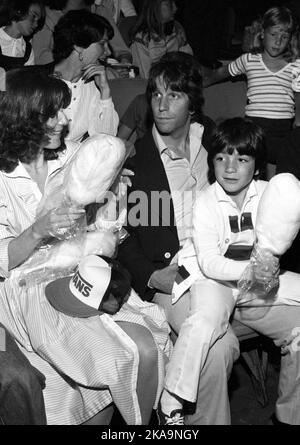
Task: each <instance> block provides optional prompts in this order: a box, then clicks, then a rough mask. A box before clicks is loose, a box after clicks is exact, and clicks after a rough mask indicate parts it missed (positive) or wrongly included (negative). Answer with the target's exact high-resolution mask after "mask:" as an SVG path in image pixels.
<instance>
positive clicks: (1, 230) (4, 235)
mask: <svg viewBox="0 0 300 445" xmlns="http://www.w3.org/2000/svg"><path fill="white" fill-rule="evenodd" d="M14 238H15V236H14V235H13V234H12V232H11V230H10V225H9V222H8V219H7V206H6V204H5V203H4V202H3V199H2V197H1V196H0V277H3V278H8V277H9V271H8V263H9V258H8V245H9V243H10V241H11V240H12V239H14Z"/></svg>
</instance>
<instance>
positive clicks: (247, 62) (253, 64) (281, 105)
mask: <svg viewBox="0 0 300 445" xmlns="http://www.w3.org/2000/svg"><path fill="white" fill-rule="evenodd" d="M299 68H300V59H297V60H296V61H295V62H291V63H288V64H287V65H286V66H285V67H284V68H282V69H281V70H279V71H276V72H275V73H273V72H272V71H270V70H269V69H268V68H267V66H266V65H265V63H264V61H263V58H262V54H251V53H246V54H243V55H242V56H241V57H239V58H238V59H236V60H235V61H233V62H231V63H230V64H229V65H228V70H229V73H230V75H231V76H238V75H241V74H246V76H247V105H246V115H247V116H252V117H262V118H268V119H292V118H293V117H294V116H295V101H294V91H293V89H292V81H293V79H294V72H295V69H299Z"/></svg>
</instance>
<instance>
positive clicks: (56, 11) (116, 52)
mask: <svg viewBox="0 0 300 445" xmlns="http://www.w3.org/2000/svg"><path fill="white" fill-rule="evenodd" d="M82 9H87V10H89V11H90V12H92V13H95V14H97V15H100V16H102V17H104V18H106V19H107V20H108V22H109V23H110V25H111V27H112V28H113V31H114V32H113V36H112V38H111V42H110V45H111V48H112V52H113V56H114V57H115V58H116V59H118V61H119V62H121V63H125V62H127V63H128V62H131V61H132V57H131V53H130V50H129V48H128V47H127V46H126V43H125V42H124V39H123V37H122V36H121V33H120V31H119V29H118V27H117V25H116V23H115V22H114V19H113V16H112V14H111V11H110V9H108V8H107V7H106V6H105V5H99V6H97V5H94V1H93V0H46V19H45V24H44V27H43V29H41V31H39V32H38V33H37V34H36V35H35V36H34V38H33V42H32V45H33V49H34V53H35V57H36V63H38V64H46V63H50V62H52V61H53V52H52V51H53V32H54V28H55V26H56V24H57V22H58V21H59V19H61V18H62V17H63V16H64V15H65V14H66V13H67V12H68V11H72V10H82Z"/></svg>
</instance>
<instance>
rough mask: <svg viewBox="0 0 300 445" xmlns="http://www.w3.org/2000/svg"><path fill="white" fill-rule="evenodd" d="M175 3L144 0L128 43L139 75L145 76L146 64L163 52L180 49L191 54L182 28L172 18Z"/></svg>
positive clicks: (155, 59)
mask: <svg viewBox="0 0 300 445" xmlns="http://www.w3.org/2000/svg"><path fill="white" fill-rule="evenodd" d="M175 12H176V5H175V2H174V1H173V0H163V1H161V0H145V1H144V3H143V7H142V10H141V13H140V14H139V16H138V19H137V23H136V25H135V26H134V27H133V29H132V44H131V46H130V49H131V52H132V57H133V64H134V65H136V66H138V68H139V70H140V76H141V77H143V78H146V79H147V78H148V75H149V70H150V66H151V64H152V63H153V62H157V61H158V60H159V59H160V58H161V57H162V56H163V55H164V54H166V53H168V52H171V51H182V52H186V53H188V54H193V51H192V48H191V47H190V45H189V44H188V42H187V39H186V35H185V31H184V29H183V28H182V26H181V25H180V23H178V22H177V21H175V20H174V15H175Z"/></svg>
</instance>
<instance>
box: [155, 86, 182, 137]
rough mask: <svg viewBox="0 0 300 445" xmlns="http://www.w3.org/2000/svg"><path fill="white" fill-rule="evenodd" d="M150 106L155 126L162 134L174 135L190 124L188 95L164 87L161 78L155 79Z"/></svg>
mask: <svg viewBox="0 0 300 445" xmlns="http://www.w3.org/2000/svg"><path fill="white" fill-rule="evenodd" d="M151 107H152V111H153V118H154V121H155V125H156V128H157V130H158V131H159V133H160V134H161V135H163V136H173V137H176V136H178V135H180V134H181V133H182V132H183V131H184V130H185V129H186V127H187V126H188V125H190V120H191V119H190V111H189V98H188V95H187V94H186V93H183V92H180V91H173V90H171V89H170V88H169V87H168V88H166V85H165V83H164V81H163V79H162V78H158V79H156V90H155V91H154V92H153V93H152V99H151Z"/></svg>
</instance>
